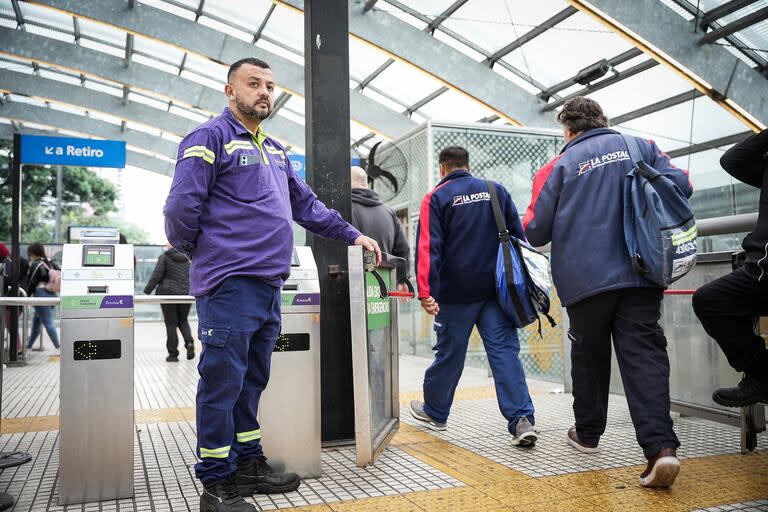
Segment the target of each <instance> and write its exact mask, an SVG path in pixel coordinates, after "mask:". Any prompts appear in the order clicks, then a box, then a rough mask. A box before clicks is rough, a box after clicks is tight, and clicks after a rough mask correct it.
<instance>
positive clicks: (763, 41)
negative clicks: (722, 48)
mask: <svg viewBox="0 0 768 512" xmlns="http://www.w3.org/2000/svg"><path fill="white" fill-rule="evenodd" d="M766 7H768V0H759V1H757V2H755V3H753V4H751V5H748V6H746V7H744V8H743V9H740V10H738V11H736V12H734V13H732V14H729V15H728V16H724V17H723V18H720V19H719V20H718V21H719V22H720V24H721V25H727V24H729V23H732V22H734V21H737V20H739V19H741V18H743V17H744V16H747V15H749V14H752V13H754V12H756V11H759V10H760V9H764V8H766ZM736 36H737V37H738V38H739V39H741V40H742V41H743V42H744V43H745V44H746V45H747V46H749V47H752V48H759V49H761V50H766V51H763V52H759V53H761V55H763V56H764V57H766V56H768V55H766V53H768V22H766V21H762V22H760V23H756V24H754V25H752V26H751V27H747V28H745V29H743V30H740V31H738V32H736ZM721 42H722V40H721Z"/></svg>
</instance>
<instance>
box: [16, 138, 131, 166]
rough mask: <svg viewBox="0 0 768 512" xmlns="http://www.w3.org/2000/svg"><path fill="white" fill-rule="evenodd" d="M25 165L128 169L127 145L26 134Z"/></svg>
mask: <svg viewBox="0 0 768 512" xmlns="http://www.w3.org/2000/svg"><path fill="white" fill-rule="evenodd" d="M21 163H23V164H40V165H45V164H49V165H77V166H82V167H125V142H123V141H117V140H94V139H75V138H71V137H46V136H41V135H22V136H21Z"/></svg>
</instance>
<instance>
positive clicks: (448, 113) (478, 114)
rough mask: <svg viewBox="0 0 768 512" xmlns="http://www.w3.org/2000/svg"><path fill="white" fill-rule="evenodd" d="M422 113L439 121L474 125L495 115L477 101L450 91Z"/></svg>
mask: <svg viewBox="0 0 768 512" xmlns="http://www.w3.org/2000/svg"><path fill="white" fill-rule="evenodd" d="M419 111H420V112H423V113H424V114H426V115H428V116H430V117H431V118H433V119H436V120H439V121H455V122H459V123H473V122H475V121H477V120H478V119H481V118H483V117H486V116H489V115H491V114H493V112H491V111H490V110H489V109H488V108H486V107H484V106H483V105H481V104H480V103H478V102H477V101H475V100H472V99H470V98H468V97H467V96H465V95H464V94H462V93H460V92H457V91H454V90H452V89H449V90H448V91H446V92H444V93H443V94H441V95H440V96H438V97H437V98H435V99H434V100H432V101H430V102H429V103H427V104H426V105H424V106H423V107H421V108H420V109H419Z"/></svg>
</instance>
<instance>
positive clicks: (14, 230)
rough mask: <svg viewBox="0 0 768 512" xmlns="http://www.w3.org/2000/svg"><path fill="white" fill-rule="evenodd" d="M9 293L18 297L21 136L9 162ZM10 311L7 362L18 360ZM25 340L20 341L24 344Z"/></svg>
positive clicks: (15, 316)
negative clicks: (10, 196) (10, 195)
mask: <svg viewBox="0 0 768 512" xmlns="http://www.w3.org/2000/svg"><path fill="white" fill-rule="evenodd" d="M11 194H12V200H11V291H10V293H9V294H8V295H9V296H10V297H18V296H19V269H20V268H21V266H20V263H21V261H20V259H21V249H20V246H21V135H20V134H18V133H14V134H13V159H12V160H11ZM9 309H10V323H9V325H8V334H9V335H10V336H9V338H10V339H9V340H8V361H9V362H12V363H14V362H16V361H17V360H18V359H19V353H18V350H17V345H16V343H17V340H18V339H19V308H17V307H12V308H9ZM26 342H27V340H22V343H26Z"/></svg>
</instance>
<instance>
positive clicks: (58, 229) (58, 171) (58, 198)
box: [53, 165, 63, 243]
mask: <svg viewBox="0 0 768 512" xmlns="http://www.w3.org/2000/svg"><path fill="white" fill-rule="evenodd" d="M62 181H63V176H62V174H61V166H60V165H57V166H56V222H55V226H56V227H55V228H54V232H53V240H54V241H55V242H56V243H61V202H62V198H61V194H62V190H63V184H62Z"/></svg>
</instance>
